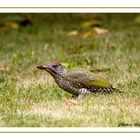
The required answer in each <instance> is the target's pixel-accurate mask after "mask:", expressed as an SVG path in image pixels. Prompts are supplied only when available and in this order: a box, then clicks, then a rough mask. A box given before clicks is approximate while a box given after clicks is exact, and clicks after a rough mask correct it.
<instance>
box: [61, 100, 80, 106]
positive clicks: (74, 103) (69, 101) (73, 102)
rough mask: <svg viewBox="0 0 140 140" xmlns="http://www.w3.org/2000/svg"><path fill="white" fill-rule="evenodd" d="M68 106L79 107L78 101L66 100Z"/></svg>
mask: <svg viewBox="0 0 140 140" xmlns="http://www.w3.org/2000/svg"><path fill="white" fill-rule="evenodd" d="M64 102H65V103H66V104H67V105H79V103H78V102H77V101H76V100H65V101H64Z"/></svg>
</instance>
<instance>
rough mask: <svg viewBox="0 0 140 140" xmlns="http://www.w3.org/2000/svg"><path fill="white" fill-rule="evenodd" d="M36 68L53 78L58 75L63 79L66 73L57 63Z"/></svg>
mask: <svg viewBox="0 0 140 140" xmlns="http://www.w3.org/2000/svg"><path fill="white" fill-rule="evenodd" d="M37 68H38V69H40V70H45V71H47V72H49V73H50V74H51V75H52V76H53V77H56V76H58V75H59V76H62V77H63V74H64V73H65V72H66V70H65V69H64V67H63V66H62V65H61V64H60V62H58V61H54V62H51V63H50V64H48V65H40V66H37Z"/></svg>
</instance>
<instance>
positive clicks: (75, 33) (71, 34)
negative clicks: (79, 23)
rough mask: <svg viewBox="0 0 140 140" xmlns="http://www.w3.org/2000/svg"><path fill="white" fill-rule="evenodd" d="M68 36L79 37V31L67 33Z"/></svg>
mask: <svg viewBox="0 0 140 140" xmlns="http://www.w3.org/2000/svg"><path fill="white" fill-rule="evenodd" d="M67 35H68V36H76V35H78V31H77V30H73V31H70V32H68V33H67Z"/></svg>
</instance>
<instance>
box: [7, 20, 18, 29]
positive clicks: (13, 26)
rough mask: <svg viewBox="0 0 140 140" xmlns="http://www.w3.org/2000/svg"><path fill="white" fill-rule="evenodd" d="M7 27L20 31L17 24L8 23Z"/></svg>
mask: <svg viewBox="0 0 140 140" xmlns="http://www.w3.org/2000/svg"><path fill="white" fill-rule="evenodd" d="M5 27H7V28H9V29H18V28H19V25H18V24H17V23H15V22H6V23H5Z"/></svg>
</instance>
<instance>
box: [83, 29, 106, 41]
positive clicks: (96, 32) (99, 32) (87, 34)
mask: <svg viewBox="0 0 140 140" xmlns="http://www.w3.org/2000/svg"><path fill="white" fill-rule="evenodd" d="M108 32H109V31H108V30H107V29H104V28H98V27H95V28H93V29H92V30H90V31H87V32H85V33H84V34H83V37H84V38H87V37H90V36H96V35H102V34H106V33H108Z"/></svg>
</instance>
